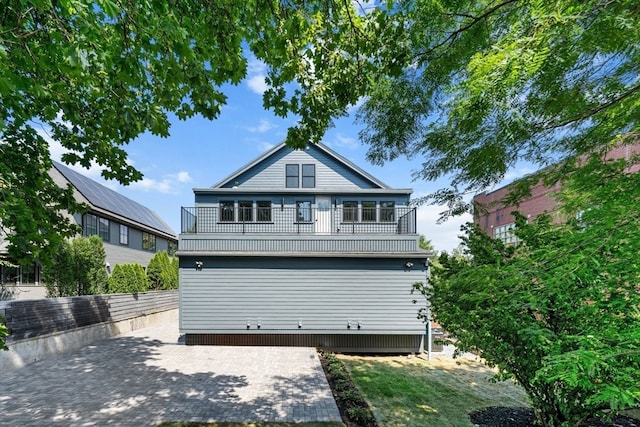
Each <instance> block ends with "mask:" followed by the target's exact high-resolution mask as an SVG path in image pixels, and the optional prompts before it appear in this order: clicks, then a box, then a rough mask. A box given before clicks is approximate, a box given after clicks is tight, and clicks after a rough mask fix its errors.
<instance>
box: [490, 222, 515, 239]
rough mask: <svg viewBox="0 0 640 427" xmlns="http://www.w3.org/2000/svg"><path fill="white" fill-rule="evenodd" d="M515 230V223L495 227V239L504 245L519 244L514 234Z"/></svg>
mask: <svg viewBox="0 0 640 427" xmlns="http://www.w3.org/2000/svg"><path fill="white" fill-rule="evenodd" d="M514 228H516V224H515V223H514V222H512V223H510V224H504V225H500V226H498V227H495V228H494V229H493V238H494V239H500V240H502V242H503V243H504V244H514V243H518V238H517V237H516V235H515V234H514V233H513V229H514Z"/></svg>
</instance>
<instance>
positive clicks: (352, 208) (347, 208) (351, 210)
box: [342, 200, 358, 222]
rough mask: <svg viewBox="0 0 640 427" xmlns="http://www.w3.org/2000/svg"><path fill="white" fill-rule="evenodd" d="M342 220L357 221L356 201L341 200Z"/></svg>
mask: <svg viewBox="0 0 640 427" xmlns="http://www.w3.org/2000/svg"><path fill="white" fill-rule="evenodd" d="M342 221H344V222H356V221H358V202H357V201H355V200H345V201H344V202H342Z"/></svg>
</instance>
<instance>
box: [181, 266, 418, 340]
mask: <svg viewBox="0 0 640 427" xmlns="http://www.w3.org/2000/svg"><path fill="white" fill-rule="evenodd" d="M196 260H198V261H202V262H203V269H202V271H196V269H195V261H196ZM411 261H412V262H413V263H414V267H413V268H412V269H411V270H407V269H406V268H405V267H404V265H405V263H406V262H407V260H405V259H368V258H286V257H281V258H275V257H246V258H229V257H219V258H207V257H199V258H194V257H181V258H180V283H181V287H180V329H181V332H183V333H187V334H202V333H239V332H242V333H249V334H260V333H301V334H309V333H311V334H322V333H325V334H327V333H329V334H332V333H333V334H335V333H341V334H391V335H415V334H420V333H423V332H424V329H425V327H424V324H423V323H422V322H421V321H420V320H418V319H417V318H416V314H417V310H418V306H416V305H414V304H413V303H412V300H413V296H412V295H411V293H410V291H411V286H412V284H413V283H415V282H417V281H423V280H424V279H425V274H426V273H425V267H424V261H425V260H424V259H415V258H414V259H412V260H411ZM247 322H249V324H250V327H249V328H247ZM349 322H351V328H348V323H349ZM358 322H360V325H361V327H360V329H358ZM258 323H260V325H261V327H260V328H259V329H258ZM299 324H300V325H301V327H298V325H299Z"/></svg>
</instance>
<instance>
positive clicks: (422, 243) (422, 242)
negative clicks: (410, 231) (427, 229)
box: [418, 234, 433, 251]
mask: <svg viewBox="0 0 640 427" xmlns="http://www.w3.org/2000/svg"><path fill="white" fill-rule="evenodd" d="M418 247H419V248H420V249H424V250H425V251H432V250H433V243H431V240H429V239H427V238H426V237H425V236H424V235H423V234H421V235H420V237H419V238H418Z"/></svg>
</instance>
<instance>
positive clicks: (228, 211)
mask: <svg viewBox="0 0 640 427" xmlns="http://www.w3.org/2000/svg"><path fill="white" fill-rule="evenodd" d="M219 220H220V221H221V222H230V221H234V220H235V215H234V203H233V200H222V201H220V213H219Z"/></svg>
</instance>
